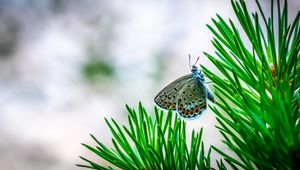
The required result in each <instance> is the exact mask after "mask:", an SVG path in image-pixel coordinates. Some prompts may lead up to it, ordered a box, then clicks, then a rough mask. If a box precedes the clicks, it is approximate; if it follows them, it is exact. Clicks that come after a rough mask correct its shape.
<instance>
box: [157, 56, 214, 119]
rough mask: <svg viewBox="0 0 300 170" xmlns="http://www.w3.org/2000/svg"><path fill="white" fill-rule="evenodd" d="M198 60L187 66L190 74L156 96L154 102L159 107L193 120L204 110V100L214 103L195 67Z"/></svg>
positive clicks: (202, 77) (202, 76) (205, 103)
mask: <svg viewBox="0 0 300 170" xmlns="http://www.w3.org/2000/svg"><path fill="white" fill-rule="evenodd" d="M198 60H199V57H198V59H197V61H196V62H195V64H194V65H192V66H191V64H189V65H190V69H191V72H192V73H191V74H188V75H185V76H182V77H180V78H178V79H177V80H175V81H173V82H172V83H170V84H169V85H167V86H166V87H165V88H164V89H162V90H161V91H160V92H159V93H158V94H157V95H156V97H155V98H154V101H155V103H156V104H157V105H158V106H159V107H161V108H163V109H171V110H173V111H177V113H178V114H179V116H181V117H183V118H187V119H194V118H197V117H198V116H200V115H201V113H202V112H203V111H204V110H205V109H206V107H207V102H206V99H209V100H210V101H212V102H215V98H214V96H213V94H212V92H211V91H210V90H209V88H208V87H207V86H206V85H205V84H204V83H205V79H204V75H203V73H202V72H201V70H200V69H199V68H197V67H196V66H195V65H196V63H197V62H198ZM190 61H191V56H189V63H190Z"/></svg>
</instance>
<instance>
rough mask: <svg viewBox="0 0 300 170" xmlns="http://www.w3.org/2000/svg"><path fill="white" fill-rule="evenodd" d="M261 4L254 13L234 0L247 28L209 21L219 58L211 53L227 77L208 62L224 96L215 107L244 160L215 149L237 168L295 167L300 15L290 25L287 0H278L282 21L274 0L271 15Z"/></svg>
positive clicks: (299, 156) (299, 148)
mask: <svg viewBox="0 0 300 170" xmlns="http://www.w3.org/2000/svg"><path fill="white" fill-rule="evenodd" d="M256 4H257V7H258V12H254V13H251V14H250V13H249V11H248V9H247V7H246V4H245V2H244V0H240V1H239V2H237V1H235V0H232V6H233V9H234V12H235V14H236V16H237V18H238V21H239V24H240V25H241V27H242V30H238V29H237V27H236V25H235V23H233V21H232V20H230V19H229V21H228V22H226V21H224V20H223V19H222V17H220V16H217V19H213V20H212V21H213V24H214V26H210V25H208V28H209V29H210V30H211V32H212V33H213V35H214V39H213V41H212V44H213V45H214V47H215V48H216V55H217V57H214V56H213V55H210V54H208V53H205V55H206V56H207V57H208V58H209V59H210V60H211V61H212V63H213V64H214V65H215V66H216V67H217V68H218V69H219V71H220V72H221V73H222V74H223V76H224V78H220V77H218V76H217V75H216V74H214V73H212V72H210V71H209V70H208V69H207V68H205V67H204V66H202V69H203V70H204V73H205V74H206V75H207V76H208V77H209V78H210V79H211V80H212V81H213V82H214V83H215V93H216V96H218V98H219V101H218V102H217V103H216V105H217V107H211V109H212V110H213V111H214V112H215V114H216V116H217V120H218V122H219V124H220V125H219V126H217V128H219V129H220V132H221V134H222V135H223V137H224V139H225V142H224V143H225V144H226V145H227V146H228V147H229V148H230V149H231V150H232V151H233V152H235V154H236V156H237V157H238V158H239V160H238V159H236V158H233V157H231V156H229V155H228V154H227V153H224V152H222V151H221V150H219V149H217V148H216V147H213V148H214V149H215V150H216V151H217V152H219V153H220V154H221V155H223V156H224V159H225V160H226V162H228V163H229V164H230V165H231V167H232V168H236V166H238V167H240V168H242V169H295V168H297V167H300V165H299V163H300V125H299V124H300V123H299V121H300V111H299V105H300V97H299V87H300V81H299V78H300V57H299V56H300V54H299V51H300V36H299V35H300V34H299V31H300V27H299V17H300V14H299V11H298V14H297V16H296V17H295V19H294V20H293V22H292V23H289V22H288V9H287V1H284V3H283V6H282V4H280V2H279V0H278V1H277V2H275V4H276V5H277V13H278V18H276V20H277V23H278V24H277V25H276V24H275V23H276V22H275V18H274V12H275V11H276V9H275V7H274V6H275V4H274V1H273V0H272V1H271V16H270V17H268V18H267V17H266V14H265V13H264V12H263V11H262V8H261V6H260V3H259V1H258V0H256ZM261 23H262V24H261ZM264 30H265V31H264ZM275 30H276V31H277V32H278V33H277V34H276V31H275ZM240 31H243V32H244V34H245V35H246V37H247V39H246V40H244V39H242V37H241V34H240ZM245 41H249V42H250V43H251V45H252V48H250V49H249V48H247V47H246V45H245ZM224 113H225V114H224Z"/></svg>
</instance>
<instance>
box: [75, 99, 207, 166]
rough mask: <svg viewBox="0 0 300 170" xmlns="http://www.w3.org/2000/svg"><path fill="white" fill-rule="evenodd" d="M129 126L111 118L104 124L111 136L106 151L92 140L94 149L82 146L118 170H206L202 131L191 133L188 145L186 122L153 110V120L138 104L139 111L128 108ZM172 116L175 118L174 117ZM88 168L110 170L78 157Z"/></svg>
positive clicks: (104, 147)
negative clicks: (110, 143) (109, 146)
mask: <svg viewBox="0 0 300 170" xmlns="http://www.w3.org/2000/svg"><path fill="white" fill-rule="evenodd" d="M127 111H128V113H129V115H128V122H129V125H128V126H125V125H122V126H120V125H119V124H118V123H117V122H115V121H114V120H113V119H111V121H108V120H107V119H105V120H106V123H107V125H108V127H109V129H110V131H111V133H112V135H113V138H112V143H113V145H114V147H113V148H111V149H109V148H107V147H106V146H105V145H103V144H102V143H101V142H100V141H98V140H97V139H96V138H95V137H94V136H93V135H91V136H92V138H93V139H94V140H95V142H96V143H97V146H95V147H92V146H89V145H87V144H83V146H85V147H86V148H87V149H89V150H90V151H91V152H93V153H94V154H97V155H98V156H99V157H101V158H103V159H105V160H106V161H108V162H109V163H111V164H112V165H114V166H116V167H118V168H121V169H209V168H210V150H209V151H208V155H205V153H204V144H203V142H202V129H201V130H200V132H199V133H197V132H194V131H193V132H192V135H191V139H190V141H191V143H190V145H187V139H186V138H187V137H186V136H187V135H186V129H185V126H186V125H185V122H184V121H183V120H181V119H179V118H178V117H177V115H176V114H173V113H172V112H171V111H169V112H167V114H166V113H164V112H163V111H159V110H158V109H157V108H155V119H153V118H151V116H150V115H149V114H148V113H147V112H146V110H145V108H144V107H143V106H142V105H141V104H140V105H139V108H138V111H135V110H134V109H132V108H130V107H128V106H127ZM174 115H175V116H174ZM81 159H83V160H84V161H85V162H87V163H88V164H89V165H78V166H80V167H85V168H91V169H97V170H100V169H112V167H103V166H102V165H99V164H97V163H95V162H92V161H90V160H88V159H86V158H83V157H81Z"/></svg>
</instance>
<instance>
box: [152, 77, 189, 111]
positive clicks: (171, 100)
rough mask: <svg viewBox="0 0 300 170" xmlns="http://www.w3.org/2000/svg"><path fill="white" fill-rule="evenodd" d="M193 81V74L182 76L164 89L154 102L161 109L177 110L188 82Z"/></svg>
mask: <svg viewBox="0 0 300 170" xmlns="http://www.w3.org/2000/svg"><path fill="white" fill-rule="evenodd" d="M191 79H193V77H192V74H188V75H185V76H182V77H180V78H178V79H176V80H175V81H173V82H172V83H170V84H169V85H167V86H166V87H165V88H163V89H162V90H161V91H160V92H159V93H158V94H157V95H156V97H155V98H154V102H155V103H156V104H157V105H158V106H159V107H161V108H164V109H169V108H170V109H171V110H176V104H177V101H178V97H179V95H178V94H179V93H180V91H181V90H182V88H183V87H184V86H185V85H186V82H187V81H189V80H191Z"/></svg>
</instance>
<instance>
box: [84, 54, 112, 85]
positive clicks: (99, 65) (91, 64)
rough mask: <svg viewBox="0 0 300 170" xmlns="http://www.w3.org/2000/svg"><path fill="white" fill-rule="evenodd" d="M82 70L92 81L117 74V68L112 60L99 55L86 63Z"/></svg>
mask: <svg viewBox="0 0 300 170" xmlns="http://www.w3.org/2000/svg"><path fill="white" fill-rule="evenodd" d="M82 72H83V74H84V76H85V78H86V79H87V80H88V81H90V82H94V81H98V80H101V79H103V78H106V77H112V76H114V74H115V69H114V67H113V66H112V65H111V63H110V62H107V61H105V60H104V59H101V58H99V57H91V58H90V59H89V60H88V61H87V62H86V63H84V65H83V68H82Z"/></svg>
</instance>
